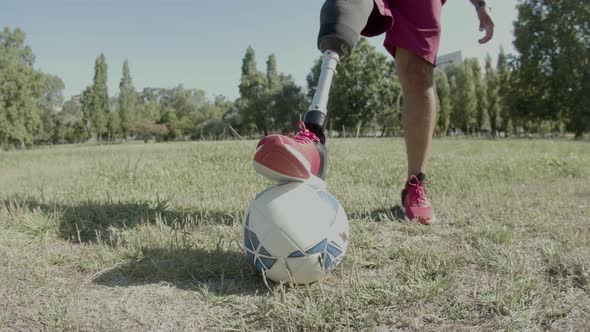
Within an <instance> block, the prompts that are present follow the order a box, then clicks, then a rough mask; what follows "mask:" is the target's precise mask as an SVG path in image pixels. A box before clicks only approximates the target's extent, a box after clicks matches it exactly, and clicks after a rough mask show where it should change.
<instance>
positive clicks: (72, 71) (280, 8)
mask: <svg viewBox="0 0 590 332" xmlns="http://www.w3.org/2000/svg"><path fill="white" fill-rule="evenodd" d="M409 1H411V0H409ZM322 3H323V1H320V0H297V1H284V0H250V1H244V0H225V1H219V0H217V1H215V0H213V1H202V0H169V1H164V0H159V1H156V0H143V1H138V0H126V1H125V0H120V1H115V0H52V1H47V0H43V1H42V0H37V1H33V0H20V1H19V0H2V3H1V4H0V24H1V26H3V27H4V26H8V27H10V28H15V27H20V28H21V29H22V30H24V31H25V32H26V33H27V44H28V45H30V46H31V47H32V48H33V51H34V53H35V55H36V56H37V61H36V67H37V68H39V69H41V70H43V71H44V72H47V73H52V74H56V75H58V76H60V77H61V78H62V79H63V80H64V82H65V85H66V88H65V91H64V96H65V97H66V98H69V97H70V96H71V95H73V94H77V93H79V92H80V91H82V90H83V89H84V88H85V87H86V86H87V85H88V84H90V83H91V81H92V76H93V65H94V60H95V59H96V57H97V56H98V55H99V54H100V53H101V52H103V53H104V54H105V56H106V58H107V64H108V66H109V72H108V74H109V93H110V94H111V95H114V94H116V93H118V84H119V80H120V78H121V69H122V64H123V61H124V60H125V59H128V60H129V64H130V68H131V75H132V77H133V80H134V85H135V87H136V88H137V89H138V90H141V89H142V88H144V87H147V86H150V87H172V86H175V85H178V84H183V85H184V86H185V87H188V88H199V89H203V90H205V91H206V92H207V94H208V96H210V97H211V96H213V95H218V94H222V95H225V96H227V97H229V98H232V99H233V98H235V97H237V95H238V81H239V75H240V67H241V59H242V57H243V55H244V52H245V50H246V48H247V47H248V45H251V46H252V47H254V49H255V50H256V55H257V62H258V67H259V69H261V70H264V67H265V62H266V58H267V57H268V55H269V54H271V53H275V54H276V56H277V60H278V66H279V71H281V72H284V73H288V74H291V75H293V77H295V79H296V81H297V82H298V83H299V84H301V85H304V84H305V77H306V76H307V74H308V72H309V69H310V68H311V66H312V64H313V62H314V60H315V59H316V58H317V57H318V55H319V53H318V51H317V50H316V48H315V45H316V34H317V29H318V24H319V23H318V15H319V9H320V7H321V5H322ZM488 3H489V4H490V6H491V7H492V9H493V17H494V19H495V21H496V34H495V37H494V40H493V41H492V42H490V43H489V44H487V45H484V46H480V45H479V44H478V43H477V39H478V38H480V36H481V33H480V32H479V31H478V29H477V27H478V23H477V17H476V15H475V13H474V9H473V7H472V6H471V4H470V3H469V2H468V0H448V1H447V4H446V5H445V6H444V7H443V20H442V26H443V38H442V41H441V48H440V52H439V54H445V53H448V52H452V51H456V50H462V51H463V54H464V56H476V57H479V58H481V59H483V57H484V56H485V54H486V53H490V54H491V55H492V56H493V57H494V58H495V56H496V55H497V52H498V50H499V47H500V45H503V46H504V48H505V49H506V51H508V52H513V47H512V21H513V20H514V19H515V17H516V11H515V9H514V6H515V5H516V1H515V0H496V1H494V0H489V1H488ZM382 42H383V38H382V37H376V38H373V39H372V40H371V43H372V44H373V45H375V46H378V49H379V50H380V51H383V52H384V50H383V48H382V47H381V44H382Z"/></svg>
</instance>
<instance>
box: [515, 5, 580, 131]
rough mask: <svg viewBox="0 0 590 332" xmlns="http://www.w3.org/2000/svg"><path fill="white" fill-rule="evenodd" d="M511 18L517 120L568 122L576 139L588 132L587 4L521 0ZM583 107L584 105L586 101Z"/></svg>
mask: <svg viewBox="0 0 590 332" xmlns="http://www.w3.org/2000/svg"><path fill="white" fill-rule="evenodd" d="M517 9H518V19H517V20H516V21H515V22H514V37H515V39H514V46H515V48H516V50H517V51H518V56H517V57H516V58H515V61H514V67H515V70H514V73H515V77H514V78H513V80H512V81H513V84H512V86H513V87H514V90H515V91H514V93H513V94H512V98H511V102H512V105H511V106H512V107H513V109H514V111H515V112H516V114H517V116H518V118H519V119H521V120H533V119H534V120H553V121H558V122H562V123H563V122H565V123H567V125H568V127H569V128H570V129H571V130H572V131H574V132H575V134H576V136H577V137H581V135H582V134H583V133H584V132H585V131H588V130H590V123H589V122H588V121H581V120H584V119H588V116H589V115H588V107H587V106H585V105H584V104H583V103H581V101H582V100H584V98H585V97H586V96H587V95H588V93H589V92H588V91H589V90H588V87H587V85H586V84H585V81H586V80H587V78H586V77H587V73H586V72H587V70H588V69H587V68H588V67H589V66H590V23H589V22H590V3H589V2H588V1H551V0H535V1H533V0H521V1H519V4H518V6H517ZM586 105H587V104H586Z"/></svg>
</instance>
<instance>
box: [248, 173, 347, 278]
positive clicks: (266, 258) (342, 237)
mask: <svg viewBox="0 0 590 332" xmlns="http://www.w3.org/2000/svg"><path fill="white" fill-rule="evenodd" d="M348 236H349V228H348V218H347V217H346V213H345V212H344V210H343V209H342V206H341V205H340V203H339V202H338V201H337V200H336V198H334V196H332V195H331V194H330V193H329V192H328V191H326V189H325V187H323V186H318V185H315V184H311V183H301V182H289V183H281V184H277V185H274V186H272V187H270V188H268V189H266V190H264V191H262V192H261V193H259V194H258V195H256V198H255V199H254V201H253V202H252V204H251V205H250V207H249V208H248V210H247V211H246V214H245V216H244V247H245V249H246V255H247V258H248V261H249V262H250V263H252V264H253V265H254V267H255V268H256V269H257V270H258V271H259V272H261V273H262V274H263V275H264V276H265V277H266V278H267V279H270V280H273V281H275V282H288V283H293V284H307V283H311V282H315V281H317V280H318V279H319V278H320V277H322V276H323V275H325V274H326V273H327V272H331V271H332V270H334V269H335V268H336V266H337V265H338V263H340V261H341V260H342V258H343V257H344V254H345V253H346V248H347V247H348Z"/></svg>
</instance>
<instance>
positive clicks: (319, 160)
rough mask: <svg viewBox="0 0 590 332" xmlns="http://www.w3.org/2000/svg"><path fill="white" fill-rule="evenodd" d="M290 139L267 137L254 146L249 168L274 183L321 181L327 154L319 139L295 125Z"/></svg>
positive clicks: (285, 137)
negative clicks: (318, 179) (313, 179)
mask: <svg viewBox="0 0 590 332" xmlns="http://www.w3.org/2000/svg"><path fill="white" fill-rule="evenodd" d="M297 126H298V127H299V133H297V135H295V136H293V137H289V136H284V135H269V136H266V137H264V138H263V139H261V140H260V142H258V145H257V146H256V153H255V154H254V160H253V161H252V164H253V166H254V169H255V170H256V171H257V172H258V173H259V174H260V175H262V176H265V177H267V178H269V179H271V180H274V181H278V182H285V181H305V180H308V179H310V178H311V177H312V176H317V177H319V178H321V179H324V177H325V173H326V172H325V170H326V159H327V151H326V147H325V146H324V145H323V144H322V143H320V139H319V138H318V137H317V136H316V135H315V134H314V133H312V132H310V131H309V130H307V128H305V124H304V123H303V122H302V121H299V123H298V124H297Z"/></svg>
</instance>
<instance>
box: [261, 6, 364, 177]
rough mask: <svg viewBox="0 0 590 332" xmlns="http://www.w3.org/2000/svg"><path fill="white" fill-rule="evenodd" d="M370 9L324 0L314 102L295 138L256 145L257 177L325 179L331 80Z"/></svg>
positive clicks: (271, 139) (272, 138) (276, 137)
mask: <svg viewBox="0 0 590 332" xmlns="http://www.w3.org/2000/svg"><path fill="white" fill-rule="evenodd" d="M373 5H374V3H373V0H326V2H325V3H324V5H323V6H322V9H321V13H320V32H319V35H318V48H319V50H320V51H321V52H322V53H323V60H322V69H321V73H320V78H319V81H318V86H317V89H316V91H315V94H314V97H313V101H312V103H311V105H310V107H309V109H308V111H307V112H306V113H305V117H304V120H303V124H300V125H299V129H300V131H299V133H298V134H297V135H295V136H294V137H287V136H283V135H270V136H267V137H265V138H263V139H262V140H261V141H260V142H259V143H258V145H257V147H256V154H255V155H254V160H253V166H254V169H255V170H256V171H257V172H258V173H260V174H261V175H263V176H265V177H267V178H269V179H271V180H275V181H278V182H285V181H308V180H310V179H312V178H319V179H322V180H323V179H324V178H325V176H326V169H327V167H326V166H327V150H326V147H325V143H326V136H325V134H324V126H325V123H326V116H327V114H328V110H327V105H328V98H329V94H330V87H331V85H332V79H333V77H334V74H335V73H336V66H337V65H338V62H339V61H340V59H342V58H345V57H346V56H348V55H349V54H350V53H351V52H352V50H353V49H354V47H355V46H356V44H357V43H358V41H359V40H360V36H361V31H362V30H363V28H364V27H365V26H366V24H367V21H368V20H369V16H370V15H371V11H372V10H373Z"/></svg>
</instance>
